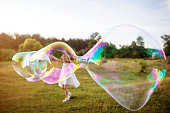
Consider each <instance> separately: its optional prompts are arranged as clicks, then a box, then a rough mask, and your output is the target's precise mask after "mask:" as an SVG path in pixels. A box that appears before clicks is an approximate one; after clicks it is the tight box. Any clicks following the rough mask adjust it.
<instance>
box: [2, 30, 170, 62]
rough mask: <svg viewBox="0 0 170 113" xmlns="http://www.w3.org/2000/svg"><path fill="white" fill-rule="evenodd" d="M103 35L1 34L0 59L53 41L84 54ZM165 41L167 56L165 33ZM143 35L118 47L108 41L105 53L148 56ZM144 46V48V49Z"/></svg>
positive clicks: (169, 40)
mask: <svg viewBox="0 0 170 113" xmlns="http://www.w3.org/2000/svg"><path fill="white" fill-rule="evenodd" d="M101 37H102V36H101V35H100V34H99V33H98V32H95V33H93V34H91V35H90V36H89V38H88V39H81V38H70V39H68V40H65V39H64V38H62V39H57V38H56V37H51V38H45V37H42V36H41V35H40V34H33V35H30V34H17V33H15V34H13V35H10V34H6V33H1V34H0V61H2V60H11V58H12V56H13V54H15V53H16V52H19V51H36V50H39V49H41V48H42V47H45V46H47V45H49V44H51V43H53V42H57V41H61V42H65V43H67V44H68V45H69V46H71V47H72V48H73V49H74V50H75V52H76V53H77V55H80V56H81V55H84V54H85V53H86V52H87V51H88V50H90V49H91V48H92V47H93V46H94V45H95V44H96V43H97V42H98V40H99V39H101ZM161 38H162V39H163V41H164V51H165V53H166V55H167V56H170V35H164V36H162V37H161ZM142 40H143V38H142V37H140V36H139V37H137V39H136V41H133V42H132V43H131V45H129V46H126V45H122V46H121V48H119V49H117V48H116V46H115V45H114V44H111V43H107V44H106V46H105V47H104V49H105V50H104V51H105V52H104V54H105V57H106V58H114V57H119V58H144V57H148V55H147V54H146V52H144V49H145V48H143V47H142V46H143V44H144V42H143V41H142ZM142 48H143V50H142Z"/></svg>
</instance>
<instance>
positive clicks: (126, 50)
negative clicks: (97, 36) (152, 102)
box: [85, 25, 166, 110]
mask: <svg viewBox="0 0 170 113" xmlns="http://www.w3.org/2000/svg"><path fill="white" fill-rule="evenodd" d="M87 55H89V56H90V58H89V62H88V63H87V64H85V65H86V66H85V68H86V69H87V70H88V72H89V74H90V75H91V77H92V78H93V79H94V80H95V81H96V82H97V83H98V84H99V85H100V86H101V87H102V88H103V89H104V90H105V91H106V92H107V93H108V94H109V95H110V96H112V97H113V98H114V99H115V100H116V101H117V102H118V103H119V104H121V105H122V106H124V107H125V108H127V109H129V110H139V109H141V108H142V107H143V106H144V105H145V104H146V103H147V101H148V100H149V98H150V96H151V95H152V93H153V92H154V91H155V89H156V88H157V87H158V86H159V85H160V83H161V82H162V80H163V79H164V77H165V74H166V61H165V60H166V57H165V54H164V51H163V49H162V46H161V45H160V44H159V42H158V41H156V39H155V38H154V37H152V36H151V35H149V34H148V33H147V32H145V31H144V30H142V29H140V28H137V27H135V26H131V25H119V26H115V27H113V28H111V29H110V30H109V32H108V33H106V35H105V36H104V38H103V39H101V40H100V41H99V42H98V43H97V44H96V45H95V47H93V51H91V52H89V53H87Z"/></svg>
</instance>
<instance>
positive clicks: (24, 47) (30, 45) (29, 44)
mask: <svg viewBox="0 0 170 113" xmlns="http://www.w3.org/2000/svg"><path fill="white" fill-rule="evenodd" d="M42 47H43V46H42V45H41V43H40V42H39V41H37V40H36V39H32V38H27V39H26V40H25V41H24V43H22V44H20V45H19V51H37V50H39V49H41V48H42Z"/></svg>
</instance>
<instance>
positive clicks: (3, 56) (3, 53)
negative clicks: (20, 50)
mask: <svg viewBox="0 0 170 113" xmlns="http://www.w3.org/2000/svg"><path fill="white" fill-rule="evenodd" d="M15 53H16V51H15V50H13V49H0V61H10V60H12V56H13V55H14V54H15Z"/></svg>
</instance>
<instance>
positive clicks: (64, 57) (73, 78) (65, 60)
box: [51, 54, 80, 102]
mask: <svg viewBox="0 0 170 113" xmlns="http://www.w3.org/2000/svg"><path fill="white" fill-rule="evenodd" d="M51 56H52V55H51ZM52 58H54V59H55V60H57V61H60V62H62V63H63V66H62V69H61V72H60V78H62V79H63V78H64V77H65V76H67V77H69V76H70V77H69V78H68V79H66V80H64V81H61V82H59V84H58V85H59V86H60V87H62V88H63V90H64V91H65V99H64V100H63V102H66V101H68V100H69V99H70V96H71V92H69V91H68V89H67V85H73V86H75V87H76V88H77V87H79V85H80V82H79V81H78V80H77V78H76V76H75V74H74V73H70V74H71V75H65V74H66V73H67V72H65V71H66V70H67V69H66V68H69V66H70V65H72V64H73V63H72V62H71V60H70V58H69V56H67V55H66V54H63V55H62V56H61V57H60V59H61V60H59V59H57V58H55V57H54V56H52ZM70 67H71V66H70ZM73 69H74V68H73ZM60 78H59V79H60Z"/></svg>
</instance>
